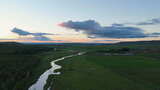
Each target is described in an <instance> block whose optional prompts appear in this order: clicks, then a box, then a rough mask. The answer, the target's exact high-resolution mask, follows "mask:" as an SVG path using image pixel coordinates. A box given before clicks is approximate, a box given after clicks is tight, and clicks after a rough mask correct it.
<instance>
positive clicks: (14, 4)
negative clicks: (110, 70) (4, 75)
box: [0, 0, 160, 43]
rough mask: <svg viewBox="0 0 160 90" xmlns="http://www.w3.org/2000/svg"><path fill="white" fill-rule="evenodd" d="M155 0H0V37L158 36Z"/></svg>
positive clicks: (100, 39)
mask: <svg viewBox="0 0 160 90" xmlns="http://www.w3.org/2000/svg"><path fill="white" fill-rule="evenodd" d="M159 3H160V0H0V41H2V42H3V41H17V42H89V43H90V42H95V43H115V42H119V41H141V40H160V30H159V29H160V9H159V8H160V5H159ZM24 33H25V35H24Z"/></svg>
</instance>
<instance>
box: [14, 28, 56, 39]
mask: <svg viewBox="0 0 160 90" xmlns="http://www.w3.org/2000/svg"><path fill="white" fill-rule="evenodd" d="M12 32H13V33H16V34H18V35H20V36H27V35H32V36H33V37H32V38H31V39H32V40H38V41H52V39H50V38H48V37H46V36H44V35H53V34H50V33H41V32H40V33H31V32H28V31H25V30H22V29H18V28H14V29H13V30H12Z"/></svg>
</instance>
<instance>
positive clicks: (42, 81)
mask: <svg viewBox="0 0 160 90" xmlns="http://www.w3.org/2000/svg"><path fill="white" fill-rule="evenodd" d="M83 54H85V52H80V53H78V54H74V55H69V56H64V57H62V58H59V59H56V60H53V61H52V62H51V66H52V67H51V68H50V69H48V70H46V71H45V72H44V73H43V74H42V75H41V76H40V77H39V78H38V80H37V82H36V83H34V84H33V85H31V86H30V87H29V89H28V90H43V89H44V86H45V85H46V83H47V79H48V77H49V75H59V74H60V72H55V70H57V69H60V68H62V67H61V66H60V65H57V64H55V63H56V62H58V61H61V60H64V59H66V58H70V57H74V56H78V55H83ZM48 90H50V88H48Z"/></svg>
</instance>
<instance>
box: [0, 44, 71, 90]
mask: <svg viewBox="0 0 160 90" xmlns="http://www.w3.org/2000/svg"><path fill="white" fill-rule="evenodd" d="M61 47H62V46H52V45H25V44H19V43H0V90H28V87H29V86H30V85H31V84H33V83H35V82H36V81H37V79H38V78H39V76H40V75H41V74H42V73H43V72H44V71H45V70H47V69H48V68H50V67H51V66H50V62H51V61H52V60H54V59H56V58H59V57H62V56H66V55H70V54H71V53H73V52H69V51H68V50H65V49H64V47H63V50H62V49H61ZM55 48H57V49H56V51H55Z"/></svg>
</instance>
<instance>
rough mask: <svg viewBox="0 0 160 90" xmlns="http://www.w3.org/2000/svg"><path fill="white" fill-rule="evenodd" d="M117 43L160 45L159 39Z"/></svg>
mask: <svg viewBox="0 0 160 90" xmlns="http://www.w3.org/2000/svg"><path fill="white" fill-rule="evenodd" d="M117 45H160V41H159V40H155V41H135V42H120V43H117Z"/></svg>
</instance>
